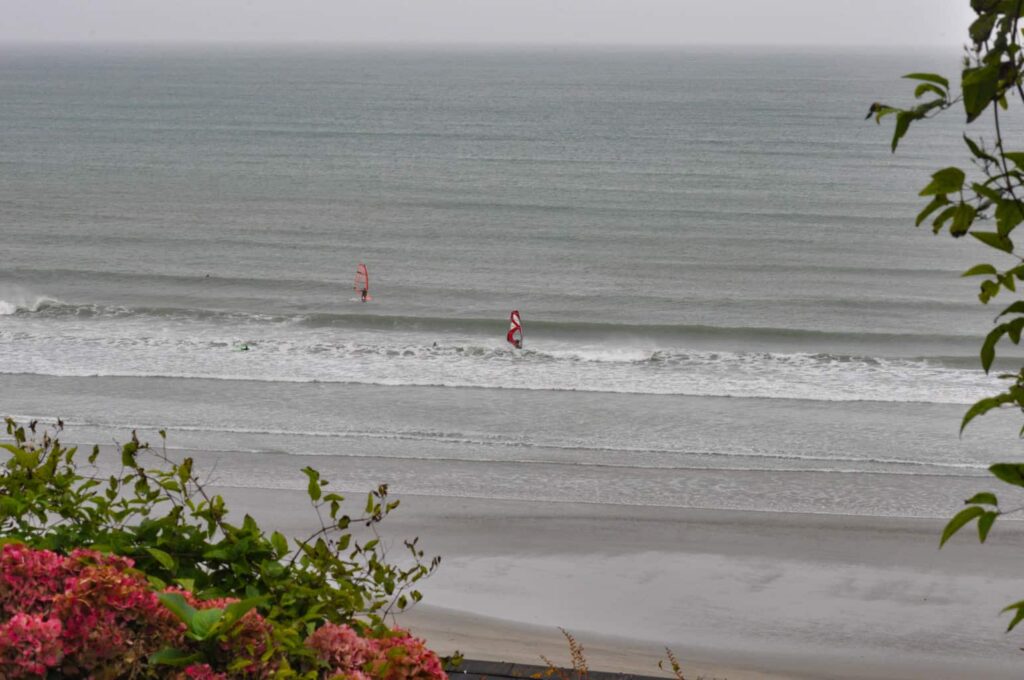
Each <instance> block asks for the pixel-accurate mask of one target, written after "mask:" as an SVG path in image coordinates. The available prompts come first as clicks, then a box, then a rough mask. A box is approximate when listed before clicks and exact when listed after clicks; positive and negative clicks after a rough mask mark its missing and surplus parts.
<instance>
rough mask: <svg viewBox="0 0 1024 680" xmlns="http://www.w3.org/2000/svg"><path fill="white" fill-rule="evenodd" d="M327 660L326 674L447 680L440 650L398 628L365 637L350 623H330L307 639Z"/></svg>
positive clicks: (359, 679) (361, 679)
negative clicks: (433, 648) (428, 647)
mask: <svg viewBox="0 0 1024 680" xmlns="http://www.w3.org/2000/svg"><path fill="white" fill-rule="evenodd" d="M306 644H307V645H308V646H309V647H310V648H312V649H313V650H314V652H316V655H317V657H319V658H320V659H321V660H322V661H324V662H326V663H327V664H328V666H329V667H330V672H329V673H328V674H327V676H326V677H328V678H336V677H339V676H340V677H344V678H346V679H347V680H370V679H371V678H372V679H373V680H447V678H448V675H447V674H446V673H445V672H444V669H443V668H442V667H441V660H440V659H439V658H437V654H435V653H434V652H432V651H431V650H429V649H427V646H426V645H425V644H424V642H423V640H420V639H419V638H416V637H413V636H412V635H410V634H409V633H408V632H407V631H404V630H401V629H399V628H396V629H394V630H392V631H390V632H389V633H386V634H385V635H384V636H383V637H379V638H363V637H360V636H359V635H358V634H357V633H356V631H354V630H353V629H352V628H350V627H349V626H344V625H342V626H339V625H335V624H333V623H328V624H326V625H324V626H321V627H320V628H319V629H318V630H316V631H315V632H314V633H313V634H312V635H310V636H309V638H308V639H307V640H306Z"/></svg>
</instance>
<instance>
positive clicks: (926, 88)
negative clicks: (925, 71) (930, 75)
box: [914, 83, 946, 99]
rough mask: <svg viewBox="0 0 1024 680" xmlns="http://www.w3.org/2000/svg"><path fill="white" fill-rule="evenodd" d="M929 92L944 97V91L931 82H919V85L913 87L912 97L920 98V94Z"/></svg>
mask: <svg viewBox="0 0 1024 680" xmlns="http://www.w3.org/2000/svg"><path fill="white" fill-rule="evenodd" d="M929 92H932V93H934V94H937V95H939V96H940V97H942V98H943V99H945V98H946V91H945V90H943V89H942V88H941V87H937V86H935V85H932V84H931V83H921V84H920V85H918V86H917V87H915V88H914V98H915V99H920V98H921V97H922V96H924V95H926V94H928V93H929Z"/></svg>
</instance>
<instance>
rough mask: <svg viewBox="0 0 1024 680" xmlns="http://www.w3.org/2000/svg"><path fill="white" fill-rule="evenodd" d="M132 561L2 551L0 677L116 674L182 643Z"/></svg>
mask: <svg viewBox="0 0 1024 680" xmlns="http://www.w3.org/2000/svg"><path fill="white" fill-rule="evenodd" d="M132 564H133V563H132V561H131V560H129V559H127V558H123V557H115V556H109V555H102V554H100V553H98V552H95V551H91V550H76V551H74V552H73V553H71V555H70V556H68V557H64V556H61V555H58V554H56V553H53V552H50V551H48V550H33V549H31V548H28V547H26V546H23V545H18V544H7V545H5V546H3V549H2V550H0V618H2V619H3V621H2V623H0V676H4V677H8V678H15V677H24V676H32V675H41V674H44V673H45V672H46V670H48V669H59V670H60V672H61V674H63V675H68V676H76V675H77V676H88V675H92V674H96V673H99V672H100V671H102V673H103V674H104V675H114V676H116V675H118V674H120V673H122V672H127V671H128V670H129V669H132V668H138V667H140V666H141V665H142V664H143V663H144V661H145V658H146V656H147V655H149V654H151V653H153V652H155V651H157V650H158V649H161V648H163V647H166V646H169V645H174V644H176V643H178V642H180V641H181V640H182V635H183V633H184V630H185V627H184V625H183V624H182V623H181V622H180V621H178V620H177V618H175V616H174V615H173V614H172V613H171V612H170V611H169V610H168V609H167V608H166V607H164V606H163V605H162V604H160V601H159V600H158V599H157V597H156V593H154V592H153V591H152V590H151V589H150V587H149V585H148V584H147V583H146V582H145V580H144V579H143V578H142V577H141V576H138V575H135V574H134V573H131V572H129V571H128V570H130V569H131V567H132Z"/></svg>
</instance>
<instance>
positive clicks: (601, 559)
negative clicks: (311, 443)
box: [217, 488, 1024, 680]
mask: <svg viewBox="0 0 1024 680" xmlns="http://www.w3.org/2000/svg"><path fill="white" fill-rule="evenodd" d="M217 491H218V492H221V493H223V494H224V495H225V498H226V500H227V502H228V507H229V508H232V509H233V510H234V513H235V517H236V520H237V519H238V515H239V514H241V512H242V511H246V512H250V513H251V514H253V516H254V517H256V519H258V520H260V521H261V522H265V523H266V527H267V528H274V529H279V530H283V531H285V533H288V531H291V533H292V534H295V533H296V532H297V531H301V529H302V528H303V527H304V526H305V527H308V526H309V525H310V522H311V521H312V520H313V519H314V518H313V517H312V514H311V511H310V510H309V508H308V501H304V500H303V494H302V493H301V492H292V491H268V490H256V489H237V488H231V489H228V488H219V489H217ZM362 495H363V493H362V492H353V493H352V494H351V496H350V497H351V498H352V499H353V501H354V503H355V505H354V507H358V499H359V498H361V497H362ZM400 498H401V500H402V507H400V508H399V510H398V511H397V512H396V514H395V515H393V516H391V517H389V518H388V519H387V520H386V521H385V522H384V524H383V525H382V527H381V533H382V535H383V536H384V538H385V540H387V541H390V542H392V549H393V550H395V553H394V554H395V555H396V556H397V555H399V551H400V549H401V541H400V539H403V538H412V537H413V536H418V537H419V538H420V546H421V547H422V548H423V549H424V550H425V551H426V554H427V556H428V557H429V556H430V555H434V554H440V555H442V563H441V568H440V570H439V571H438V573H436V574H435V575H434V576H432V577H431V578H430V579H428V580H427V581H424V582H422V584H421V585H420V587H419V589H420V590H421V591H422V592H423V594H424V603H422V605H426V606H422V605H419V606H418V607H417V608H414V609H413V611H412V612H409V613H405V614H402V615H399V617H398V619H397V620H398V623H399V624H400V625H408V626H409V627H410V628H411V629H412V630H413V632H414V633H417V634H420V635H423V636H424V637H425V638H426V639H427V641H428V642H429V643H430V644H431V645H433V646H434V647H435V648H437V650H438V651H439V652H441V653H443V654H447V653H451V652H452V651H454V650H456V649H459V650H461V651H462V652H463V653H465V654H466V655H467V658H474V659H487V660H496V661H510V662H520V663H532V664H536V663H537V662H538V655H537V650H546V651H541V653H544V654H546V655H550V658H552V660H555V661H558V660H560V659H563V660H564V659H565V658H567V656H568V650H567V647H566V646H565V643H564V640H563V639H562V637H561V635H560V633H559V632H558V630H557V628H558V627H559V626H561V627H563V628H565V629H567V630H568V631H569V632H571V633H572V634H573V635H574V636H576V637H577V639H578V640H579V641H580V642H581V643H582V644H583V646H584V648H586V649H587V650H588V653H589V654H590V656H588V660H589V661H590V663H591V665H592V667H593V668H594V669H597V670H609V671H620V672H630V673H635V674H642V675H657V674H659V669H658V668H657V661H658V660H659V659H660V658H663V657H662V652H663V649H664V647H666V646H667V647H669V648H671V649H672V650H673V652H674V653H676V655H677V656H678V657H679V658H680V659H681V660H683V662H684V671H687V672H688V673H689V674H690V675H693V674H694V673H695V672H697V673H700V674H702V675H705V676H711V677H728V678H730V679H731V680H736V679H737V678H794V679H796V678H800V679H803V678H836V679H849V680H852V679H854V678H857V679H865V680H867V679H872V680H882V679H886V680H892V679H894V678H907V679H908V680H909V679H912V678H921V679H922V680H923V679H924V678H929V679H932V680H934V679H941V678H949V679H950V680H953V679H954V678H964V677H986V678H991V679H992V680H998V679H999V678H1007V679H1009V678H1015V677H1019V674H1020V672H1019V664H1020V663H1021V662H1022V661H1024V659H1022V658H1021V653H1020V651H1019V649H1018V648H1019V647H1020V643H1019V640H1018V638H1019V635H1018V634H1016V633H1013V634H1010V635H1005V634H1004V631H1005V627H1006V624H1007V623H1008V617H1007V616H1005V615H1004V616H1002V617H1000V616H999V614H998V612H999V610H1000V609H1001V608H1002V607H1003V606H1005V605H1006V604H1008V603H1010V602H1012V601H1015V600H1017V599H1019V598H1020V596H1021V595H1022V594H1024V578H1022V577H1021V576H1020V575H1019V573H1018V572H1019V569H1018V562H1019V552H1018V549H1017V548H1016V547H1015V546H1016V545H1017V544H1018V541H1019V539H1020V538H1021V537H1022V536H1024V525H1021V524H1020V523H1017V522H1001V523H999V524H997V526H996V528H995V529H994V530H993V533H992V535H991V536H990V537H989V540H988V542H987V543H986V545H984V546H979V545H978V543H977V538H976V535H975V534H974V532H973V531H970V530H966V531H964V532H962V535H958V536H956V537H955V538H954V539H953V540H951V541H950V542H949V543H948V544H947V545H946V547H945V548H943V549H942V551H941V552H940V551H939V550H938V539H939V535H940V532H941V528H942V526H943V525H944V523H945V522H944V520H929V519H910V518H884V517H864V516H840V515H800V514H795V513H771V512H744V511H714V510H684V509H677V508H660V507H638V506H608V505H600V504H574V503H565V504H558V503H530V502H516V501H486V500H478V499H466V498H463V499H451V498H441V497H429V496H408V495H402V496H400ZM403 621H407V624H403ZM963 621H970V622H971V624H970V626H964V625H963V624H962V622H963Z"/></svg>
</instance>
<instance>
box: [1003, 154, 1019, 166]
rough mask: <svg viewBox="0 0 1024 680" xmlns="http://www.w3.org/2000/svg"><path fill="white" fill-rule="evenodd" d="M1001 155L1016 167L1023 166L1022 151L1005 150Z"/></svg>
mask: <svg viewBox="0 0 1024 680" xmlns="http://www.w3.org/2000/svg"><path fill="white" fill-rule="evenodd" d="M1003 156H1005V157H1006V158H1008V159H1010V160H1011V161H1013V164H1014V165H1016V166H1017V167H1018V168H1024V151H1005V152H1003Z"/></svg>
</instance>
